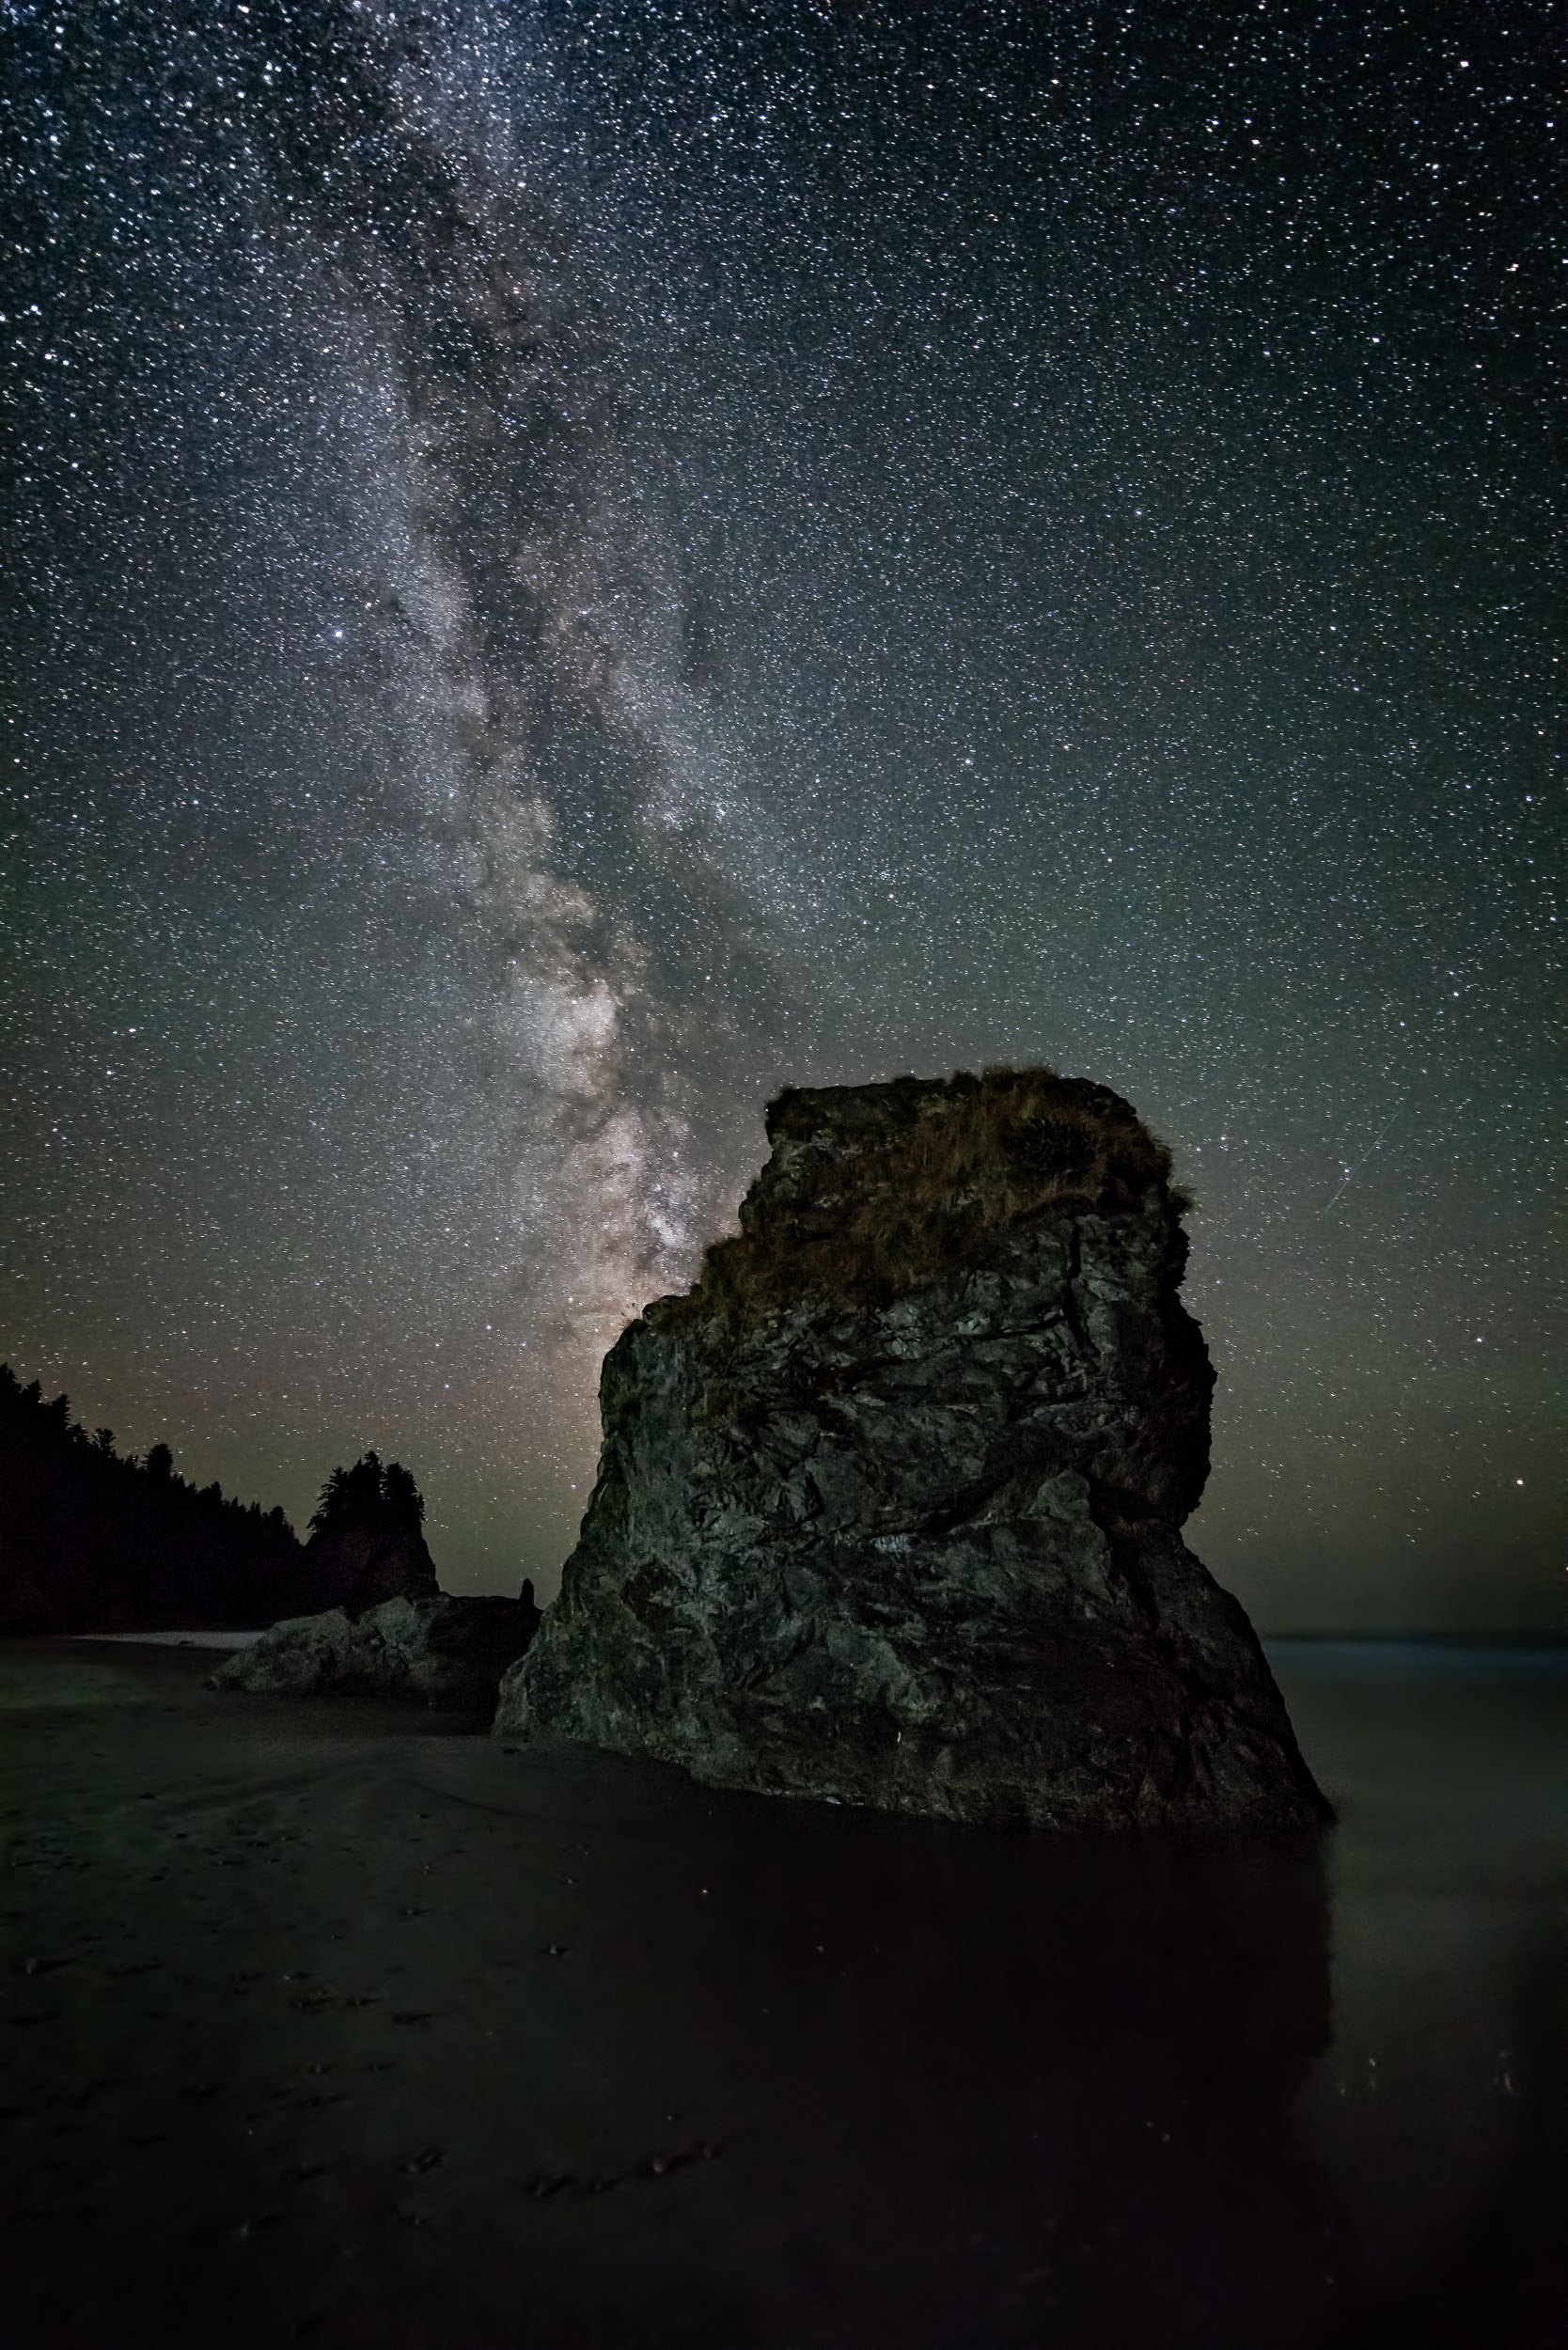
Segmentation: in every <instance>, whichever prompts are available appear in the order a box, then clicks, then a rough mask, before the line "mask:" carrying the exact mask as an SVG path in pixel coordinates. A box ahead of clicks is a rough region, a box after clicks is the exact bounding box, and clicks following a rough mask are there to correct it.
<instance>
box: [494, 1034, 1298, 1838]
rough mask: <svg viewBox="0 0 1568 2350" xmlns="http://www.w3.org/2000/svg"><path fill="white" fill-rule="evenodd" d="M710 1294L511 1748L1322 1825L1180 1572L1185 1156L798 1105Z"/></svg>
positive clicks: (1079, 1107)
mask: <svg viewBox="0 0 1568 2350" xmlns="http://www.w3.org/2000/svg"><path fill="white" fill-rule="evenodd" d="M768 1135H769V1138H770V1141H771V1142H772V1145H773V1152H772V1156H771V1158H770V1159H769V1161H768V1164H767V1166H766V1167H765V1168H764V1169H763V1171H762V1173H761V1175H760V1178H759V1179H758V1181H757V1183H755V1184H754V1186H753V1187H752V1190H751V1192H750V1194H749V1195H748V1197H747V1199H746V1200H745V1204H744V1206H743V1208H742V1211H741V1227H742V1230H741V1234H740V1237H739V1238H737V1239H734V1240H730V1241H725V1242H722V1243H720V1244H719V1245H718V1246H716V1247H715V1248H713V1249H711V1250H710V1251H709V1254H708V1258H707V1260H706V1262H705V1265H704V1270H703V1275H702V1278H701V1280H700V1281H699V1282H698V1286H697V1287H696V1289H695V1290H693V1291H692V1292H691V1293H690V1294H689V1295H687V1296H685V1297H680V1298H667V1299H664V1300H661V1301H660V1302H659V1303H658V1304H657V1305H655V1306H651V1307H650V1308H649V1309H648V1311H647V1312H646V1313H645V1314H644V1315H643V1316H642V1317H641V1319H640V1320H639V1321H637V1322H635V1323H634V1324H632V1325H631V1326H630V1328H629V1329H627V1330H626V1331H625V1332H624V1333H623V1334H622V1336H621V1338H620V1340H619V1342H618V1343H617V1345H616V1346H615V1347H614V1348H613V1349H612V1351H611V1353H610V1355H608V1357H607V1358H606V1360H605V1364H604V1376H603V1381H602V1387H601V1402H602V1410H603V1418H604V1449H603V1452H602V1455H601V1460H600V1469H599V1480H598V1483H597V1485H596V1487H595V1490H594V1494H593V1497H592V1499H591V1501H590V1503H589V1505H588V1512H587V1514H586V1516H585V1518H584V1521H583V1526H582V1529H581V1534H580V1537H579V1541H578V1543H577V1547H576V1549H575V1551H574V1552H573V1553H572V1558H571V1559H570V1560H569V1561H568V1563H567V1566H566V1568H565V1571H564V1574H563V1577H562V1583H561V1592H560V1597H559V1599H558V1600H557V1602H556V1604H555V1606H553V1607H552V1608H550V1609H549V1610H548V1611H547V1613H546V1615H545V1618H544V1622H543V1625H542V1627H541V1632H540V1636H539V1637H538V1639H537V1640H536V1641H535V1642H534V1643H533V1645H532V1647H531V1648H530V1650H529V1651H528V1653H527V1654H526V1656H525V1658H524V1659H523V1661H522V1662H521V1663H520V1664H518V1665H516V1666H514V1667H513V1668H512V1669H510V1671H509V1673H508V1674H507V1676H506V1679H505V1681H504V1682H503V1684H502V1689H501V1696H500V1702H499V1705H498V1708H497V1712H496V1718H495V1728H496V1730H497V1732H498V1733H501V1734H504V1735H506V1736H507V1737H509V1738H510V1739H512V1740H524V1739H527V1738H529V1737H531V1736H533V1735H536V1734H540V1733H547V1732H548V1733H556V1734H564V1735H566V1736H568V1737H570V1738H576V1739H580V1740H584V1741H586V1742H588V1743H589V1744H592V1745H596V1746H601V1747H612V1748H617V1749H619V1750H622V1751H625V1752H646V1753H650V1754H653V1755H657V1756H661V1757H663V1758H665V1759H666V1760H667V1761H670V1762H673V1763H682V1764H683V1765H685V1767H686V1768H687V1769H689V1770H690V1771H692V1772H693V1773H695V1774H696V1775H697V1776H698V1778H704V1779H708V1780H711V1781H713V1782H715V1783H718V1784H722V1785H727V1786H735V1787H750V1788H759V1789H763V1790H768V1791H772V1792H776V1793H778V1794H801V1795H814V1796H820V1797H823V1798H826V1799H829V1800H833V1801H837V1802H840V1803H853V1804H862V1805H870V1806H874V1807H878V1808H882V1809H885V1810H898V1811H913V1812H926V1813H933V1814H936V1815H939V1816H942V1817H945V1818H950V1819H958V1820H969V1821H1015V1822H1025V1821H1027V1822H1032V1823H1036V1824H1040V1825H1052V1826H1059V1827H1090V1826H1092V1827H1102V1826H1104V1827H1121V1826H1130V1825H1166V1824H1170V1825H1184V1826H1194V1827H1205V1828H1206V1827H1213V1826H1216V1825H1223V1826H1232V1825H1256V1826H1265V1827H1291V1826H1296V1825H1302V1824H1305V1823H1309V1822H1313V1821H1316V1820H1319V1819H1321V1818H1322V1817H1324V1816H1325V1810H1326V1807H1325V1803H1324V1800H1323V1798H1322V1796H1321V1795H1320V1794H1319V1793H1318V1790H1317V1789H1316V1787H1315V1786H1314V1784H1313V1781H1312V1779H1311V1777H1310V1774H1309V1771H1308V1770H1307V1767H1306V1764H1305V1763H1303V1761H1302V1759H1301V1756H1300V1753H1299V1751H1298V1750H1297V1747H1296V1744H1295V1740H1294V1735H1293V1733H1292V1731H1291V1726H1290V1722H1289V1719H1288V1717H1287V1716H1286V1713H1285V1708H1284V1704H1283V1701H1282V1700H1281V1698H1280V1696H1279V1692H1278V1688H1277V1687H1276V1685H1275V1683H1274V1680H1273V1677H1272V1675H1271V1673H1270V1672H1269V1669H1268V1666H1267V1664H1266V1662H1265V1661H1264V1658H1263V1655H1262V1650H1261V1649H1260V1647H1259V1644H1258V1641H1257V1638H1256V1637H1255V1635H1254V1634H1253V1631H1252V1628H1251V1626H1250V1624H1249V1623H1248V1622H1247V1617H1246V1615H1245V1613H1244V1612H1243V1610H1242V1608H1241V1607H1240V1606H1239V1605H1238V1604H1237V1602H1236V1601H1235V1600H1234V1599H1232V1598H1231V1597H1230V1596H1229V1595H1228V1594H1227V1593H1226V1592H1224V1591H1222V1590H1220V1589H1219V1587H1218V1585H1217V1584H1215V1582H1214V1580H1213V1579H1212V1577H1211V1576H1210V1575H1208V1574H1207V1572H1206V1571H1205V1569H1204V1568H1203V1567H1202V1566H1201V1565H1200V1562H1199V1560H1198V1559H1195V1558H1194V1557H1193V1556H1192V1554H1191V1553H1190V1552H1189V1551H1188V1550H1187V1549H1186V1548H1185V1547H1184V1543H1183V1542H1182V1539H1181V1530H1180V1529H1181V1527H1182V1524H1183V1521H1184V1519H1185V1518H1186V1516H1187V1515H1188V1513H1189V1512H1191V1510H1192V1509H1193V1507H1194V1506H1195V1504H1196V1502H1197V1500H1198V1498H1199V1496H1200V1492H1201V1490H1202V1486H1203V1482H1204V1480H1205V1477H1206V1475H1207V1472H1208V1458H1209V1434H1208V1422H1209V1398H1210V1391H1211V1388H1212V1386H1213V1381H1214V1374H1213V1371H1211V1369H1210V1366H1209V1361H1208V1356H1207V1354H1206V1352H1205V1349H1204V1346H1203V1341H1202V1337H1201V1334H1200V1331H1199V1329H1198V1326H1197V1324H1196V1323H1195V1322H1193V1320H1192V1319H1191V1317H1190V1316H1189V1315H1188V1314H1187V1313H1186V1312H1185V1311H1184V1308H1183V1307H1182V1304H1181V1301H1180V1298H1179V1296H1178V1290H1179V1287H1180V1284H1181V1279H1182V1274H1183V1269H1184V1263H1185V1259H1186V1241H1185V1238H1184V1234H1183V1231H1182V1229H1181V1217H1180V1210H1181V1206H1182V1204H1183V1203H1182V1201H1181V1199H1180V1196H1179V1195H1178V1194H1176V1193H1174V1192H1173V1191H1172V1189H1171V1187H1170V1183H1169V1158H1168V1153H1167V1152H1165V1151H1164V1150H1163V1149H1162V1148H1161V1147H1160V1146H1159V1145H1158V1144H1157V1143H1155V1142H1154V1141H1153V1139H1152V1137H1151V1136H1149V1134H1148V1133H1147V1132H1146V1130H1145V1129H1144V1128H1143V1127H1142V1126H1141V1125H1140V1123H1139V1122H1138V1120H1137V1117H1136V1115H1135V1113H1134V1112H1133V1111H1132V1110H1131V1109H1130V1108H1129V1107H1128V1105H1127V1104H1126V1103H1124V1102H1122V1101H1121V1100H1119V1099H1118V1097H1117V1096H1116V1095H1115V1094H1112V1093H1109V1092H1107V1091H1106V1090H1105V1089H1104V1088H1102V1087H1098V1086H1093V1085H1089V1084H1086V1083H1083V1082H1081V1081H1076V1080H1067V1079H1062V1078H1058V1077H1057V1076H1055V1075H1054V1074H1053V1073H1050V1072H1048V1071H1039V1070H1035V1071H1025V1072H1023V1073H1013V1072H1011V1071H993V1072H988V1073H986V1075H985V1076H984V1077H983V1078H980V1079H976V1078H973V1077H958V1078H954V1079H952V1080H951V1081H949V1082H943V1081H930V1082H920V1081H917V1080H916V1079H914V1078H905V1079H901V1080H900V1081H898V1082H897V1083H896V1084H893V1085H889V1086H868V1087H858V1088H849V1087H844V1088H831V1089H820V1090H813V1091H804V1090H802V1091H792V1092H789V1093H785V1094H784V1095H782V1096H781V1097H780V1098H779V1100H778V1101H776V1103H775V1104H774V1105H772V1107H771V1109H770V1111H769V1113H768Z"/></svg>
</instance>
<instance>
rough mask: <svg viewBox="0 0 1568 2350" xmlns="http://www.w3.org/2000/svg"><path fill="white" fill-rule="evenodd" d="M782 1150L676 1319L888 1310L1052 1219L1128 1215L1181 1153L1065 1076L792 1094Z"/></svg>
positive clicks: (780, 1111) (1175, 1198) (915, 1081)
mask: <svg viewBox="0 0 1568 2350" xmlns="http://www.w3.org/2000/svg"><path fill="white" fill-rule="evenodd" d="M767 1131H768V1137H769V1140H770V1141H771V1142H772V1144H773V1146H774V1149H773V1156H772V1158H771V1159H770V1160H769V1163H768V1165H767V1166H766V1167H764V1168H763V1170H762V1172H761V1174H760V1176H759V1178H758V1180H757V1182H756V1183H754V1184H753V1185H752V1188H751V1190H750V1191H749V1192H748V1194H747V1195H746V1198H745V1201H744V1202H743V1203H742V1207H741V1217H740V1220H741V1230H740V1232H739V1234H738V1235H736V1236H734V1237H732V1238H730V1239H727V1240H721V1241H717V1242H715V1243H714V1244H713V1246H712V1247H711V1248H709V1250H708V1251H707V1254H706V1256H705V1258H704V1260H703V1265H702V1272H701V1275H700V1277H699V1278H698V1282H697V1285H696V1287H695V1288H694V1289H693V1290H691V1291H690V1292H689V1293H687V1294H686V1295H685V1296H683V1297H675V1298H663V1299H661V1300H660V1301H659V1303H658V1305H657V1306H656V1307H655V1308H651V1312H652V1313H653V1314H654V1316H655V1319H656V1320H657V1321H658V1322H659V1323H661V1324H674V1323H681V1322H688V1321H698V1320H705V1319H707V1318H709V1317H710V1316H714V1315H719V1316H723V1317H725V1318H726V1319H728V1320H729V1321H731V1322H734V1323H740V1324H746V1323H751V1322H756V1321H760V1320H762V1319H764V1318H765V1317H766V1316H767V1315H769V1314H771V1313H775V1312H778V1311H780V1310H783V1309H785V1308H788V1307H790V1306H792V1305H794V1304H796V1303H798V1302H799V1301H800V1300H801V1299H802V1298H804V1297H807V1296H808V1295H811V1296H823V1297H826V1298H829V1299H832V1300H835V1301H841V1302H843V1303H845V1304H849V1305H856V1306H859V1305H866V1304H872V1305H876V1304H885V1303H887V1302H889V1301H890V1300H892V1299H893V1298H895V1297H898V1296H901V1295H902V1294H904V1293H906V1292H908V1291H910V1290H913V1289H916V1288H918V1287H919V1286H920V1284H921V1283H922V1282H925V1281H929V1280H932V1279H934V1278H935V1277H938V1276H939V1275H941V1274H943V1273H947V1272H951V1271H952V1270H954V1269H955V1268H957V1267H961V1266H964V1265H969V1264H974V1263H977V1262H979V1261H981V1260H982V1259H984V1258H985V1257H987V1256H988V1255H990V1254H991V1253H993V1252H994V1250H995V1248H996V1244H997V1242H998V1239H999V1238H1000V1237H1002V1236H1003V1235H1005V1234H1006V1233H1007V1232H1008V1231H1009V1230H1013V1229H1018V1228H1022V1227H1024V1226H1026V1225H1027V1224H1028V1223H1029V1222H1030V1221H1031V1220H1033V1219H1036V1218H1038V1217H1039V1216H1041V1215H1042V1214H1044V1213H1045V1212H1047V1211H1050V1210H1053V1209H1055V1210H1062V1211H1067V1210H1073V1209H1079V1210H1090V1211H1100V1212H1114V1211H1115V1210H1117V1209H1127V1208H1131V1207H1133V1206H1134V1205H1136V1204H1137V1202H1139V1201H1140V1200H1142V1199H1144V1198H1145V1197H1146V1196H1147V1194H1148V1193H1149V1192H1150V1191H1151V1190H1152V1189H1153V1190H1156V1191H1158V1192H1160V1193H1161V1194H1162V1195H1163V1196H1164V1198H1165V1199H1166V1200H1167V1201H1168V1205H1169V1207H1170V1209H1171V1211H1172V1213H1173V1214H1177V1215H1179V1214H1181V1213H1182V1211H1183V1210H1184V1208H1185V1207H1187V1206H1189V1205H1190V1201H1189V1199H1187V1197H1186V1196H1185V1194H1184V1193H1183V1192H1181V1191H1180V1190H1178V1189H1175V1188H1173V1187H1172V1186H1171V1183H1170V1171H1171V1161H1170V1152H1168V1150H1167V1148H1166V1146H1165V1145H1164V1144H1163V1143H1162V1142H1159V1141H1157V1140H1156V1139H1155V1137H1154V1136H1152V1134H1151V1133H1150V1132H1149V1130H1148V1128H1147V1127H1146V1126H1145V1125H1144V1124H1143V1122H1142V1120H1140V1119H1139V1118H1138V1116H1137V1112H1136V1111H1135V1110H1134V1109H1133V1108H1132V1107H1131V1106H1130V1105H1129V1104H1127V1103H1126V1102H1123V1101H1122V1100H1121V1097H1120V1095H1118V1094H1115V1093H1112V1092H1111V1091H1110V1090H1109V1089H1108V1088H1106V1087H1105V1086H1098V1085H1093V1084H1090V1082H1089V1081H1088V1080H1086V1079H1084V1078H1078V1077H1062V1076H1059V1075H1058V1073H1057V1072H1056V1071H1055V1070H1052V1069H1046V1068H1035V1069H1021V1070H1014V1069H1004V1068H998V1069H987V1070H986V1071H985V1072H984V1073H982V1074H981V1075H980V1076H979V1077H976V1076H972V1075H970V1074H968V1073H959V1074H958V1075H955V1076H953V1077H950V1078H941V1077H936V1078H918V1077H901V1078H898V1079H897V1080H895V1082H894V1083H893V1084H892V1085H887V1086H865V1087H855V1086H831V1087H816V1088H806V1087H797V1088H792V1089H790V1090H788V1091H787V1092H784V1093H781V1094H780V1095H779V1096H778V1098H777V1100H776V1101H775V1102H774V1103H772V1104H771V1105H769V1109H768V1114H767Z"/></svg>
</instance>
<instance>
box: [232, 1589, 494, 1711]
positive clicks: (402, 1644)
mask: <svg viewBox="0 0 1568 2350" xmlns="http://www.w3.org/2000/svg"><path fill="white" fill-rule="evenodd" d="M539 1621H540V1615H539V1609H538V1608H537V1607H536V1606H534V1604H533V1590H532V1587H531V1586H530V1585H529V1584H526V1583H525V1584H524V1586H523V1596H522V1598H521V1599H453V1598H448V1597H447V1596H445V1595H444V1594H442V1593H439V1592H438V1593H437V1594H436V1595H435V1597H434V1598H425V1599H401V1598H400V1599H389V1600H385V1601H384V1602H383V1604H382V1605H381V1606H379V1607H372V1608H369V1609H368V1610H367V1611H366V1612H365V1613H364V1614H363V1615H360V1616H357V1617H353V1616H349V1615H347V1614H345V1612H344V1610H343V1609H342V1608H341V1607H334V1608H330V1609H328V1610H327V1611H326V1613H325V1614H323V1615H319V1616H294V1617H291V1618H290V1619H289V1620H288V1621H287V1622H283V1623H277V1624H274V1626H273V1628H272V1630H271V1631H270V1632H267V1633H264V1634H263V1635H262V1637H261V1638H260V1639H259V1640H258V1641H257V1643H256V1645H255V1647H254V1648H250V1649H243V1650H241V1651H240V1652H239V1653H237V1654H236V1655H234V1656H232V1657H230V1658H229V1660H228V1662H227V1664H225V1665H222V1666H220V1667H219V1669H218V1670H217V1671H216V1672H215V1673H214V1674H213V1675H212V1684H211V1685H212V1687H213V1688H214V1689H250V1690H258V1691H263V1692H265V1693H267V1694H268V1695H270V1696H274V1697H371V1698H391V1699H393V1700H397V1701H399V1702H400V1703H408V1704H413V1705H441V1706H451V1707H453V1708H461V1709H462V1710H463V1712H465V1713H485V1714H488V1713H489V1712H490V1710H491V1708H492V1707H493V1706H494V1702H495V1692H496V1689H497V1687H498V1685H499V1684H500V1680H501V1676H502V1674H503V1673H504V1672H505V1670H506V1669H507V1667H508V1666H509V1665H510V1664H513V1663H514V1662H515V1661H516V1659H517V1658H518V1657H520V1656H521V1655H522V1654H523V1653H524V1651H525V1649H526V1648H527V1645H528V1643H529V1641H530V1640H531V1639H532V1638H533V1636H534V1633H535V1632H536V1631H537V1629H538V1627H539Z"/></svg>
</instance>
